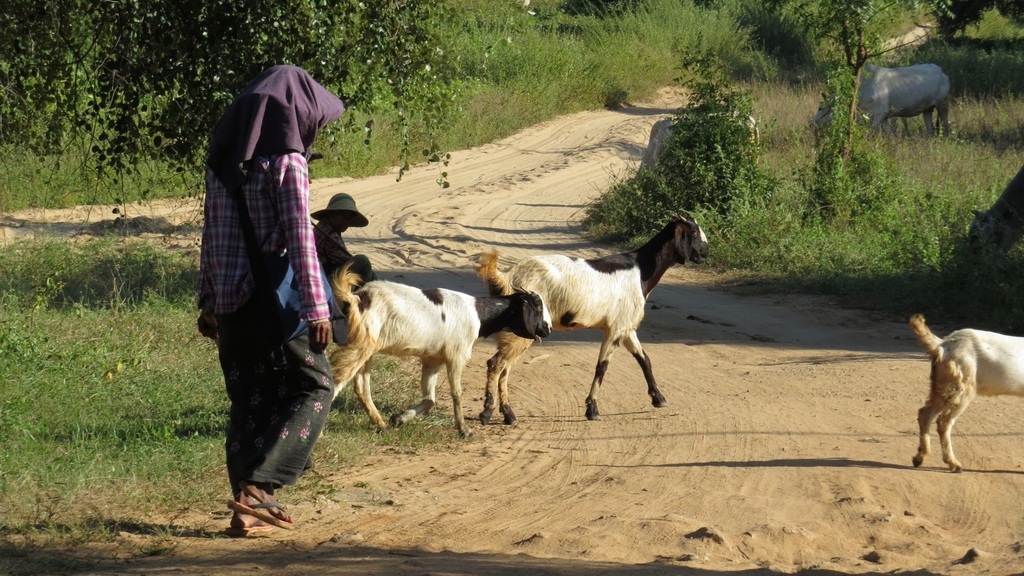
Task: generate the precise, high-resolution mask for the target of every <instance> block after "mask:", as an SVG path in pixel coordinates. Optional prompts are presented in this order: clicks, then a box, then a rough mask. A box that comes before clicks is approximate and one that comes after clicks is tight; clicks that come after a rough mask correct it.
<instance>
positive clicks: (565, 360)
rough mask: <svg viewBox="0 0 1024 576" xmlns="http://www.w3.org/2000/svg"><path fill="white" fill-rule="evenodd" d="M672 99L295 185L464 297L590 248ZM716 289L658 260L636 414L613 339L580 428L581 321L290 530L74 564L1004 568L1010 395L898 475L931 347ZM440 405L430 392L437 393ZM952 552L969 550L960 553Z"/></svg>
mask: <svg viewBox="0 0 1024 576" xmlns="http://www.w3.org/2000/svg"><path fill="white" fill-rule="evenodd" d="M674 105H678V102H675V101H671V100H666V101H665V102H662V103H660V106H651V107H643V106H641V107H635V108H630V109H626V110H623V111H614V112H613V111H598V112H587V113H582V114H575V115H571V116H567V117H564V118H559V119H556V120H554V121H551V122H548V123H545V124H542V125H539V126H536V127H533V128H531V129H529V130H526V131H524V132H522V133H519V134H517V135H515V136H513V137H511V138H508V139H506V140H504V141H502V142H499V143H495V144H492V145H488V146H484V147H481V148H477V149H473V150H468V151H462V152H457V153H455V154H453V158H452V161H451V165H450V166H449V168H448V171H449V172H450V180H451V183H452V186H451V188H449V189H447V190H441V189H440V188H438V187H437V185H436V184H434V180H435V179H436V178H437V176H438V174H437V170H436V168H433V167H420V168H416V169H414V170H412V171H411V172H410V173H409V174H407V175H406V176H405V177H404V179H403V180H402V181H401V182H396V181H395V177H394V175H393V174H392V175H385V176H380V177H375V178H367V179H361V180H320V181H317V182H316V184H315V190H314V202H313V204H314V206H321V205H324V204H326V202H327V199H328V198H329V197H330V196H331V195H332V194H334V193H336V192H338V191H347V192H350V193H352V194H353V195H354V196H355V197H356V198H357V200H358V202H359V206H360V208H361V209H362V210H363V211H364V212H365V213H366V214H367V215H368V216H369V218H370V221H371V225H370V226H369V227H367V228H364V229H361V230H357V231H354V233H353V234H351V238H352V240H351V244H352V246H353V247H354V249H355V251H358V252H364V253H367V254H369V255H370V257H371V259H372V260H373V261H374V263H375V266H376V267H377V268H378V269H379V270H380V273H381V276H382V277H384V278H387V279H397V280H400V281H403V282H406V283H409V284H413V285H417V286H423V287H430V286H445V287H449V288H456V289H461V290H464V291H468V292H473V293H480V292H481V291H482V286H481V285H480V284H479V281H478V280H477V279H476V278H475V277H474V276H473V274H472V269H471V257H472V256H473V255H474V254H476V253H478V252H480V251H481V250H482V249H483V248H485V247H492V246H493V247H497V248H498V249H499V250H500V251H501V254H502V260H503V262H505V263H508V262H510V261H512V259H514V258H518V257H521V256H524V255H527V254H533V253H542V252H552V251H558V252H566V253H572V254H580V255H591V254H597V253H607V251H608V250H607V248H603V247H599V246H594V245H592V244H589V243H587V242H584V241H583V240H581V239H580V237H579V235H578V232H579V228H578V224H577V222H578V220H579V218H580V217H581V215H582V210H583V208H584V205H585V204H586V203H587V202H588V201H589V200H590V199H592V198H594V197H595V195H597V194H599V193H600V191H601V190H603V189H605V187H606V186H607V184H608V183H609V181H611V180H612V179H613V178H615V177H617V176H620V175H622V174H623V173H624V172H625V171H626V170H628V169H630V167H631V166H633V165H634V164H635V162H636V161H637V160H638V158H639V156H640V154H641V151H642V148H643V146H644V145H645V143H646V139H647V133H648V130H649V127H650V125H651V124H652V123H653V121H654V119H655V118H654V117H655V116H656V115H658V114H661V113H664V112H667V111H669V110H670V109H671V108H672V106H674ZM710 240H711V250H712V252H713V251H714V243H715V239H714V237H712V238H711V239H710ZM714 284H715V283H714V279H713V278H711V277H709V276H707V275H706V273H705V272H703V271H701V270H700V269H695V268H692V267H689V266H688V267H685V268H676V269H674V270H673V271H671V272H670V273H669V274H668V275H666V277H665V279H664V280H663V281H662V284H661V285H659V286H658V288H657V289H656V290H655V291H654V293H653V295H652V297H651V299H650V302H649V303H648V316H647V318H646V320H645V321H644V324H643V325H642V327H641V329H640V339H641V341H642V342H643V343H644V345H645V347H646V350H647V352H648V354H649V355H650V357H651V359H652V362H653V365H654V371H655V374H656V376H657V377H658V381H659V385H660V386H661V388H662V391H663V392H664V393H665V395H666V397H667V398H668V400H669V406H668V407H666V408H661V409H655V408H652V407H651V405H650V402H649V400H648V398H647V396H646V394H645V390H646V389H645V385H644V384H643V378H642V376H641V374H640V371H639V370H638V369H637V367H636V365H635V363H634V362H633V360H632V359H631V358H630V357H629V356H628V355H627V354H625V353H624V352H621V351H620V352H618V353H617V354H616V355H615V356H614V357H613V359H612V362H611V366H610V368H609V372H608V374H607V377H606V380H605V386H604V388H603V390H602V394H601V408H602V415H603V419H602V420H601V421H598V422H588V421H587V420H586V419H585V418H584V417H583V411H584V407H583V399H584V398H585V396H586V393H587V387H588V386H589V381H590V377H591V374H592V372H593V364H594V362H595V360H596V356H597V342H598V337H597V334H596V333H594V332H576V333H559V334H556V335H555V336H554V337H552V338H549V339H548V340H547V341H545V342H544V343H543V344H541V345H538V346H534V347H533V348H532V349H531V350H530V351H529V352H528V353H527V355H526V356H525V361H524V362H523V363H521V364H520V365H519V366H518V367H517V368H516V369H515V371H514V372H513V374H512V402H513V404H514V406H515V407H516V411H517V414H518V416H519V424H518V425H517V426H514V427H507V426H503V425H500V424H492V425H488V426H481V425H480V424H479V423H477V422H476V421H473V422H472V423H471V425H472V426H473V428H474V430H475V432H476V434H475V436H474V437H473V438H472V439H470V440H468V441H466V442H464V443H462V444H461V445H460V446H459V447H458V448H457V449H456V450H454V451H453V452H450V453H437V454H435V453H423V454H407V455H396V454H387V455H381V456H378V457H374V458H372V459H371V460H370V461H369V462H367V463H366V465H365V466H361V467H358V468H356V469H352V470H347V471H344V472H342V473H339V474H337V475H334V476H332V477H330V478H328V479H327V480H328V481H329V482H330V483H331V484H332V485H333V486H335V487H336V489H337V493H336V494H335V495H334V497H333V498H324V499H323V500H322V501H318V502H309V503H302V504H298V505H297V506H295V507H294V511H295V514H296V516H297V519H298V521H299V522H300V524H301V525H300V527H299V528H298V529H297V530H295V531H294V532H277V533H275V535H274V536H273V537H271V538H266V539H260V540H258V541H255V540H250V541H226V540H221V539H210V538H206V537H203V532H202V531H203V530H209V531H216V530H219V529H220V528H222V527H223V523H224V520H223V516H221V515H218V516H216V517H214V516H211V517H209V518H206V519H205V520H204V519H203V518H198V519H197V520H196V522H197V523H198V524H199V525H200V527H201V528H200V531H199V534H198V535H197V537H185V538H181V542H180V545H179V546H178V548H177V549H175V550H174V551H173V552H172V553H169V554H164V555H161V556H155V557H152V558H143V559H136V560H133V561H130V562H116V563H115V562H111V563H104V564H103V565H99V566H97V567H96V568H95V569H94V570H93V571H92V572H90V573H92V574H114V573H118V574H123V573H146V574H153V573H164V572H167V573H172V572H173V573H196V574H231V575H234V574H238V575H240V576H241V575H249V574H252V573H268V574H274V575H275V576H284V575H293V574H294V575H299V574H307V573H309V572H311V571H329V572H330V573H333V574H377V575H386V576H391V575H400V574H403V575H404V574H444V575H463V574H466V575H469V574H496V575H499V576H525V575H528V574H529V575H533V574H565V575H574V576H575V575H580V576H582V575H591V574H630V575H648V574H701V575H705V574H718V573H726V572H729V573H733V572H738V573H741V574H768V573H778V572H786V573H789V572H796V571H800V570H810V571H811V572H812V573H814V574H840V573H841V574H864V573H883V572H884V573H913V574H1013V573H1021V572H1024V556H1022V554H1021V551H1022V550H1024V536H1022V535H1024V519H1022V518H1021V514H1020V513H1019V512H1018V508H1019V503H1020V501H1021V499H1022V496H1024V489H1022V488H1024V477H1022V469H1021V461H1022V459H1024V447H1022V443H1021V438H1020V431H1021V430H1024V403H1022V402H1019V401H1015V400H1013V399H981V400H978V401H977V402H976V403H975V405H974V406H972V408H971V409H970V410H968V411H967V412H966V414H965V415H964V416H963V417H962V418H961V419H960V421H959V423H958V426H957V429H956V434H955V436H954V438H955V443H956V448H957V451H958V455H959V457H960V459H961V461H962V462H963V463H964V465H965V467H966V468H967V471H965V472H964V473H962V474H952V473H949V472H947V471H945V468H944V467H943V465H942V462H941V458H940V457H939V456H936V455H934V454H933V455H932V456H930V457H929V459H928V460H926V462H925V465H924V467H923V468H922V469H914V468H913V467H912V466H911V465H910V459H911V456H913V454H914V452H915V450H916V444H917V439H916V411H917V408H918V407H919V406H920V403H921V402H922V401H923V400H924V397H925V393H926V387H927V382H926V381H927V375H928V365H927V362H926V360H925V359H924V355H923V353H922V352H921V351H920V349H919V348H918V347H917V344H916V342H915V341H914V340H913V338H912V335H911V333H910V331H909V329H908V328H907V327H906V326H905V324H904V322H903V320H902V319H901V318H879V317H876V316H873V315H869V314H865V313H863V312H855V311H848V310H843V309H839V308H836V307H834V306H832V305H830V303H829V302H827V301H826V300H824V299H819V298H807V297H765V296H756V297H755V296H743V295H737V294H734V293H729V292H726V291H723V290H717V289H715V288H714ZM907 312H908V315H909V313H910V312H913V311H907ZM933 328H934V329H935V330H936V332H938V333H940V334H944V333H946V332H947V331H949V330H950V329H951V327H949V326H942V325H941V324H939V325H936V326H933ZM493 346H494V345H493V343H492V342H489V341H482V342H480V343H479V344H478V345H477V348H476V351H475V354H474V358H473V361H472V363H471V365H470V366H469V368H468V370H467V374H466V377H465V380H466V396H467V402H468V406H467V410H468V412H469V414H470V415H475V414H476V413H477V412H478V410H479V407H480V405H481V403H482V385H483V374H484V362H485V360H486V358H487V357H488V356H490V354H492V353H493ZM441 403H442V405H441V407H440V409H441V410H446V411H448V410H450V406H449V403H448V397H447V392H446V390H445V386H442V391H441ZM214 507H216V506H215V503H211V509H213V508H214ZM972 548H976V549H977V550H978V551H980V556H979V557H978V558H977V559H976V560H974V561H973V562H962V561H961V559H962V558H964V556H965V554H967V553H968V551H969V550H970V549H972Z"/></svg>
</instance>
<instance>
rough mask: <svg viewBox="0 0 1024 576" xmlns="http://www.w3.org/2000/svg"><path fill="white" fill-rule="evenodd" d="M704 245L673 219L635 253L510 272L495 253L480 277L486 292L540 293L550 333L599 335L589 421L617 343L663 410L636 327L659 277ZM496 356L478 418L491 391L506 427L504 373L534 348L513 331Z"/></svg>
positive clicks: (697, 258) (485, 259) (490, 407)
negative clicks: (551, 321) (580, 331)
mask: <svg viewBox="0 0 1024 576" xmlns="http://www.w3.org/2000/svg"><path fill="white" fill-rule="evenodd" d="M707 254H708V241H707V237H706V236H705V235H704V232H703V231H702V230H701V229H700V226H698V225H697V222H696V220H694V219H693V218H692V217H690V216H686V215H683V216H677V217H675V218H674V219H673V220H672V221H671V222H669V223H668V225H666V226H665V227H664V228H663V229H662V230H661V232H658V234H656V235H655V236H654V237H653V238H651V240H649V241H648V242H647V243H646V244H644V245H643V246H641V247H640V248H638V249H636V250H632V251H630V252H624V253H621V254H615V255H612V256H605V257H603V258H593V259H589V260H587V259H583V258H570V257H568V256H561V255H545V256H532V257H529V258H525V259H523V260H520V261H518V262H516V263H515V264H514V265H513V266H512V267H511V268H510V269H509V270H508V271H507V272H504V273H502V272H501V271H499V270H498V255H497V252H496V251H490V252H488V253H485V254H483V255H482V256H481V258H480V262H479V264H478V265H477V273H478V274H479V275H480V277H481V278H483V280H484V283H485V284H486V285H487V288H488V290H489V291H490V293H491V294H495V295H496V294H508V293H510V292H511V291H512V287H513V286H518V287H521V288H522V289H524V290H532V291H534V292H536V293H538V294H540V296H541V298H542V299H543V300H544V304H545V305H546V306H547V308H548V310H549V311H550V312H551V317H552V318H553V319H554V322H555V324H554V329H555V330H578V329H580V328H595V329H598V330H601V331H603V332H604V340H603V341H602V342H601V351H600V352H599V353H598V358H597V368H596V369H595V371H594V379H593V381H592V382H591V385H590V394H589V395H588V396H587V411H586V416H587V418H588V419H589V420H598V419H600V412H599V411H598V408H597V394H598V391H599V389H600V387H601V382H602V381H603V379H604V374H605V371H606V370H607V369H608V360H609V358H610V357H611V355H612V352H613V350H614V349H615V347H616V346H618V345H619V344H622V345H624V346H625V347H626V350H628V351H629V352H630V354H632V355H633V357H634V358H635V359H636V361H637V362H638V363H639V364H640V369H641V370H642V371H643V373H644V378H645V379H646V381H647V394H648V395H649V396H650V397H651V403H652V404H653V405H654V406H655V407H662V406H665V405H666V402H665V397H664V396H663V395H662V393H661V391H660V390H658V385H657V384H656V383H655V381H654V373H653V372H652V371H651V359H650V358H649V357H648V356H647V354H646V353H645V352H644V350H643V348H642V347H641V346H640V341H639V340H638V339H637V336H636V329H637V327H638V326H639V325H640V321H641V320H643V317H644V304H645V303H646V301H647V296H648V295H649V294H650V293H651V291H652V290H654V287H655V286H656V285H657V284H658V281H659V280H661V277H662V275H664V274H665V272H666V271H667V270H668V269H669V268H671V267H672V266H674V265H676V264H685V263H686V262H687V261H690V262H694V263H700V262H703V261H704V259H705V258H707ZM497 340H498V351H497V353H496V354H495V355H494V356H493V357H491V359H490V360H488V362H487V391H486V394H485V398H484V409H483V412H481V413H480V421H481V422H482V423H484V424H486V423H487V422H489V421H490V419H491V415H492V414H493V412H494V392H495V387H497V393H498V401H499V407H500V410H501V413H502V414H503V415H504V417H505V424H514V423H515V422H516V416H515V413H514V412H513V411H512V406H511V405H510V404H509V400H508V376H509V372H510V371H511V369H512V366H513V365H514V364H515V362H516V361H517V360H518V359H519V357H520V356H521V355H522V354H523V352H525V351H526V349H527V348H529V347H530V345H531V344H532V343H533V341H532V340H527V339H523V338H520V337H518V336H516V335H513V334H507V333H502V334H499V335H498V337H497Z"/></svg>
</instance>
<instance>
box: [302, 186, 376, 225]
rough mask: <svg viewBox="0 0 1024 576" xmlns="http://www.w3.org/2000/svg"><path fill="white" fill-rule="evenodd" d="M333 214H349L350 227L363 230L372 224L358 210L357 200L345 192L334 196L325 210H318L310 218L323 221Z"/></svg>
mask: <svg viewBox="0 0 1024 576" xmlns="http://www.w3.org/2000/svg"><path fill="white" fill-rule="evenodd" d="M332 212H348V213H349V214H350V216H349V224H348V225H349V226H351V227H353V228H362V227H363V226H366V225H367V224H369V223H370V221H369V220H367V219H366V216H363V214H362V213H361V212H360V211H359V209H358V208H356V201H355V199H353V198H352V197H351V196H349V195H348V194H345V193H344V192H342V193H341V194H335V195H334V196H332V197H331V201H330V202H328V203H327V207H326V208H324V209H323V210H317V211H316V212H313V213H312V214H310V216H312V217H313V218H314V219H316V220H322V219H323V218H324V217H325V216H327V215H328V214H330V213H332Z"/></svg>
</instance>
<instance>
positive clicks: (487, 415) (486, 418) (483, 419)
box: [477, 408, 494, 426]
mask: <svg viewBox="0 0 1024 576" xmlns="http://www.w3.org/2000/svg"><path fill="white" fill-rule="evenodd" d="M492 414H494V410H492V409H490V408H488V409H487V410H484V411H483V412H481V413H480V415H479V416H477V418H479V419H480V423H481V424H483V425H485V426H486V425H487V424H488V423H489V422H490V421H491V415H492Z"/></svg>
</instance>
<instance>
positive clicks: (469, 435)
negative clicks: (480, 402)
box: [459, 428, 473, 440]
mask: <svg viewBox="0 0 1024 576" xmlns="http://www.w3.org/2000/svg"><path fill="white" fill-rule="evenodd" d="M459 436H460V437H462V439H463V440H469V439H470V438H472V437H473V431H472V430H469V429H468V428H467V429H466V430H459Z"/></svg>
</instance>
